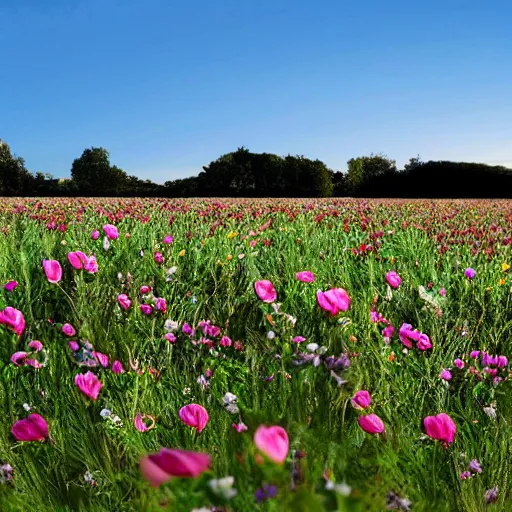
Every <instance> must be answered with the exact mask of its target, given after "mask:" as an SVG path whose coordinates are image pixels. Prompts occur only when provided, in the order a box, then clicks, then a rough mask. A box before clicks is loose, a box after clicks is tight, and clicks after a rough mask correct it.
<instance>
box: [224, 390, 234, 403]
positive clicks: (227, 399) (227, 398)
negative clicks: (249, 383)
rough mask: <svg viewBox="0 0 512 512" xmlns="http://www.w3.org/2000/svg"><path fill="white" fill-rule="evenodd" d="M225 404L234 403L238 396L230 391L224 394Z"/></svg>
mask: <svg viewBox="0 0 512 512" xmlns="http://www.w3.org/2000/svg"><path fill="white" fill-rule="evenodd" d="M223 401H224V405H228V404H232V403H234V402H236V401H237V396H236V395H234V394H233V393H230V392H229V391H228V392H227V393H226V394H225V395H224V398H223Z"/></svg>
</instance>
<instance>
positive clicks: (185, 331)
mask: <svg viewBox="0 0 512 512" xmlns="http://www.w3.org/2000/svg"><path fill="white" fill-rule="evenodd" d="M182 331H183V334H186V335H187V336H194V332H195V330H194V329H193V328H192V327H191V325H190V324H188V323H184V324H183V328H182Z"/></svg>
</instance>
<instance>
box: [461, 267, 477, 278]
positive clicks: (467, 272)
mask: <svg viewBox="0 0 512 512" xmlns="http://www.w3.org/2000/svg"><path fill="white" fill-rule="evenodd" d="M464 275H465V276H466V277H467V278H468V279H473V278H474V277H475V276H476V272H475V270H474V269H472V268H471V267H468V268H467V269H466V270H464Z"/></svg>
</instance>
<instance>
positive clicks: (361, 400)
mask: <svg viewBox="0 0 512 512" xmlns="http://www.w3.org/2000/svg"><path fill="white" fill-rule="evenodd" d="M351 401H352V406H353V407H354V408H355V409H367V408H368V407H370V404H371V402H372V401H371V398H370V393H368V391H365V390H363V391H358V392H357V393H356V394H355V395H354V396H353V397H352V399H351Z"/></svg>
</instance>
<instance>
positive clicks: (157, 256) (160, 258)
mask: <svg viewBox="0 0 512 512" xmlns="http://www.w3.org/2000/svg"><path fill="white" fill-rule="evenodd" d="M153 258H154V260H155V263H158V264H161V263H163V262H164V257H163V255H162V253H161V252H155V254H154V255H153Z"/></svg>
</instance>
